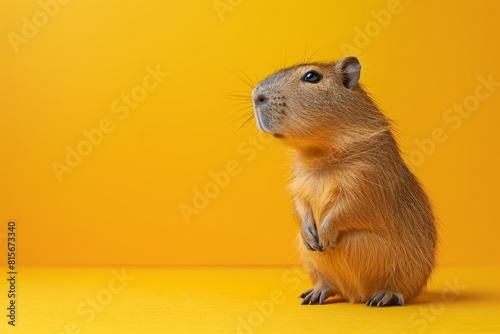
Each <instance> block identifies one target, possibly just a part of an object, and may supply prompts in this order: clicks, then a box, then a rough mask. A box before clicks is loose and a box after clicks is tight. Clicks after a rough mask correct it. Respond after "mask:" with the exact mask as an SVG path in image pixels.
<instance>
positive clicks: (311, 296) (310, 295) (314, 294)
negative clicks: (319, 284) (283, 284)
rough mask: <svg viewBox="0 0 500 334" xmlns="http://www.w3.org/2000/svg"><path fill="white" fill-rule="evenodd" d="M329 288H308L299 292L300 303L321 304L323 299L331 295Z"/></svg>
mask: <svg viewBox="0 0 500 334" xmlns="http://www.w3.org/2000/svg"><path fill="white" fill-rule="evenodd" d="M333 295H334V294H333V293H332V291H331V289H329V288H321V289H319V290H315V289H314V288H313V289H309V290H307V291H304V292H303V293H301V294H300V296H299V298H303V299H304V300H302V303H301V305H321V304H324V302H325V300H326V299H327V298H328V297H330V296H333Z"/></svg>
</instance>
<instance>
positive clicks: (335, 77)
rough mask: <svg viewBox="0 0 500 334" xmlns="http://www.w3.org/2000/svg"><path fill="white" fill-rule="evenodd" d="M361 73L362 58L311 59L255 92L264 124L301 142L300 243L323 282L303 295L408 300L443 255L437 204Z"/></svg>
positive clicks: (297, 169) (315, 299) (377, 302)
mask: <svg viewBox="0 0 500 334" xmlns="http://www.w3.org/2000/svg"><path fill="white" fill-rule="evenodd" d="M311 70H314V71H316V72H317V73H320V74H321V75H322V79H321V80H320V81H319V82H318V83H309V82H304V81H303V80H301V78H303V76H304V74H305V73H307V72H308V71H311ZM359 72H360V65H359V62H358V60H357V59H356V58H354V57H347V58H344V59H343V60H341V61H339V62H333V63H313V64H303V65H298V66H294V67H291V68H287V69H284V70H281V71H279V72H277V73H275V74H274V75H272V76H270V77H268V78H267V79H265V80H263V81H262V82H261V83H259V84H258V85H257V86H256V87H255V88H254V90H253V92H252V96H253V100H254V110H255V115H256V118H257V123H258V125H259V127H260V128H261V129H262V130H263V131H265V132H268V133H272V134H274V135H275V136H276V137H277V138H281V139H282V140H283V141H284V142H285V143H286V144H287V145H289V146H291V147H292V148H293V151H294V155H295V161H294V167H293V173H292V181H291V184H290V188H291V192H292V196H293V200H294V203H295V210H296V213H297V216H298V218H299V220H300V225H301V232H300V236H299V240H300V242H299V252H300V254H301V258H302V261H303V263H304V266H305V268H306V270H307V271H308V272H309V273H310V276H311V279H312V281H313V284H314V287H313V289H312V290H308V291H306V292H305V293H304V294H302V295H301V297H302V298H304V302H305V303H307V304H316V303H319V304H321V303H323V301H324V300H325V299H326V298H328V297H329V296H333V295H338V296H340V297H342V298H344V299H345V300H347V301H349V302H367V301H368V302H367V305H371V306H384V305H394V304H398V305H402V304H403V303H404V302H408V301H410V300H411V299H412V298H414V297H415V296H417V295H418V293H419V292H420V291H421V290H422V288H423V287H424V286H425V284H426V282H427V280H428V278H429V275H430V274H431V271H432V269H433V267H434V263H435V254H436V239H437V233H436V228H435V221H434V216H433V212H432V209H431V205H430V204H429V201H428V199H427V196H426V194H425V193H424V191H423V190H422V187H421V186H420V184H419V182H418V180H417V179H416V177H415V176H414V175H413V174H412V172H411V171H410V170H409V169H408V167H407V165H406V164H405V162H404V161H403V159H402V158H401V156H400V152H399V148H398V146H397V143H396V141H395V139H394V137H393V135H392V132H391V127H390V122H389V121H388V119H387V118H386V117H385V116H384V115H383V114H382V113H381V112H380V111H379V109H378V108H377V106H376V104H375V103H374V102H373V101H372V99H371V98H370V97H369V96H368V94H367V93H366V92H365V91H364V89H363V88H362V87H361V86H360V85H359V83H358V82H357V80H358V78H359ZM315 235H317V237H316V236H315ZM306 243H307V245H306ZM310 249H314V250H310ZM377 294H378V297H377ZM371 297H373V298H371Z"/></svg>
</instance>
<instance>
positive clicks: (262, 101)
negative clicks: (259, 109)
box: [255, 94, 267, 105]
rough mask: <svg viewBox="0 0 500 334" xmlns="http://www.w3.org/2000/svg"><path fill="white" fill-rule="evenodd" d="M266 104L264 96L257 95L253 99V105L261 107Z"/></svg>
mask: <svg viewBox="0 0 500 334" xmlns="http://www.w3.org/2000/svg"><path fill="white" fill-rule="evenodd" d="M266 102H267V97H266V96H265V95H264V94H259V95H257V98H256V99H255V104H258V105H263V104H266Z"/></svg>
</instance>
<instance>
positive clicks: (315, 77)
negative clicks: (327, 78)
mask: <svg viewBox="0 0 500 334" xmlns="http://www.w3.org/2000/svg"><path fill="white" fill-rule="evenodd" d="M322 77H323V76H322V75H321V74H319V73H318V72H316V71H309V72H307V73H306V74H304V76H303V77H302V81H305V82H309V83H318V82H319V81H320V80H321V78H322Z"/></svg>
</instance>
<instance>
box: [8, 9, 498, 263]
mask: <svg viewBox="0 0 500 334" xmlns="http://www.w3.org/2000/svg"><path fill="white" fill-rule="evenodd" d="M41 3H51V1H49V0H47V1H41V2H37V1H15V0H8V1H7V0H5V1H2V2H1V3H0V36H2V38H1V39H0V50H1V51H0V60H1V61H0V75H1V79H0V108H1V109H0V142H1V145H0V237H2V238H5V233H6V232H7V222H8V221H9V220H15V221H16V222H17V226H18V239H19V243H18V258H19V264H20V265H28V264H30V265H85V264H92V265H106V264H115V265H118V264H120V265H235V264H236V265H282V264H284V265H286V264H291V263H296V256H295V253H294V241H295V234H296V226H295V222H294V220H293V216H292V210H291V203H290V199H289V198H288V195H287V191H286V179H287V176H288V171H289V163H290V158H289V155H288V153H287V152H288V150H287V148H286V147H284V146H283V145H282V144H281V143H279V142H278V141H277V140H275V139H274V138H268V137H266V136H258V135H257V134H258V131H257V130H256V127H255V124H254V121H253V120H252V121H251V122H250V123H249V124H248V125H246V126H243V127H242V128H241V129H238V128H239V126H240V125H241V124H242V123H243V122H244V118H243V119H240V117H244V116H245V115H246V113H247V112H248V111H249V109H244V110H243V111H238V110H239V109H240V108H242V107H245V106H248V103H247V104H243V105H238V103H240V102H242V101H240V100H234V99H232V97H235V95H245V94H246V95H247V96H248V95H249V93H250V88H249V86H248V85H247V84H246V83H245V82H244V81H251V82H256V81H257V80H259V79H262V78H264V77H265V76H266V75H268V74H270V73H272V72H273V71H275V70H276V69H277V68H279V67H282V66H283V65H291V64H294V63H297V62H301V61H303V60H304V59H307V58H309V57H310V56H312V55H314V60H318V61H321V60H332V59H338V58H341V57H343V56H345V55H347V54H346V52H345V47H346V45H350V46H352V47H355V48H356V49H357V50H354V51H356V53H355V54H356V55H357V56H358V57H359V58H360V60H361V63H362V66H363V69H362V74H361V82H362V83H363V84H364V85H365V87H367V89H368V90H369V91H370V92H371V93H372V95H373V96H374V97H375V98H376V99H377V101H379V102H380V105H381V107H382V109H383V110H384V112H385V113H386V114H387V115H388V116H389V117H391V118H392V119H394V120H395V122H396V125H397V129H398V130H399V131H398V132H399V139H400V144H401V147H402V149H403V151H404V152H405V153H406V154H407V158H408V161H416V160H415V159H416V158H415V157H416V156H417V155H418V154H419V153H416V151H417V150H420V151H422V149H420V148H419V146H418V145H417V143H416V141H424V142H426V143H429V138H432V133H433V131H435V129H436V128H439V129H442V130H441V131H440V132H441V134H440V135H439V136H438V137H439V139H438V140H439V141H440V142H435V144H434V145H435V147H434V148H429V147H430V146H427V148H428V154H426V155H425V159H424V161H422V163H413V170H414V171H415V173H416V174H417V176H418V177H419V178H420V179H421V181H422V183H423V184H424V185H425V188H426V189H427V191H428V193H429V195H430V197H431V199H432V200H433V202H434V204H435V206H436V212H437V214H438V216H439V219H440V222H441V228H440V233H441V247H440V248H441V250H440V263H442V264H499V263H500V253H499V252H498V233H499V227H498V207H497V206H498V205H497V202H498V199H499V186H500V177H499V173H498V171H499V170H500V160H499V159H498V153H499V150H498V145H499V143H500V131H499V130H498V127H499V124H500V116H499V110H498V107H499V105H500V91H499V90H500V89H499V88H500V87H498V86H496V87H493V88H492V91H491V92H490V94H489V96H488V97H487V98H485V99H483V100H481V101H480V103H479V105H478V106H477V108H473V109H474V110H473V111H472V112H471V113H470V117H468V118H463V119H462V118H461V120H462V122H461V123H460V125H459V126H458V123H455V122H458V121H459V120H457V119H456V118H455V119H454V122H450V121H446V119H444V118H443V117H444V115H446V114H447V110H448V109H449V108H453V106H454V105H455V104H462V103H464V101H473V99H472V100H471V98H470V97H471V96H474V94H475V93H476V88H477V87H478V85H480V84H481V81H480V79H479V78H481V77H482V78H488V77H489V76H491V77H492V80H493V81H494V82H500V67H499V65H498V59H500V47H499V45H498V36H499V32H500V31H499V30H500V28H499V25H498V12H499V6H498V3H497V2H496V1H493V0H492V1H484V0H482V1H474V2H472V1H457V2H455V1H453V2H452V1H446V2H441V1H424V0H418V1H407V0H401V1H400V4H399V6H396V8H397V13H393V14H391V15H390V18H388V17H387V16H385V17H384V16H383V15H382V14H380V13H381V11H383V12H382V13H390V12H389V10H390V9H391V10H392V9H394V8H393V7H394V6H393V1H388V0H384V1H370V2H367V1H321V2H320V1H314V2H311V1H299V2H297V1H295V2H289V1H256V0H254V1H236V0H234V1H227V0H222V1H221V3H225V4H226V7H225V9H226V11H225V12H223V13H218V12H217V10H216V9H215V8H214V1H211V0H210V1H142V2H139V1H77V0H75V1H70V2H69V3H67V4H60V5H58V7H59V8H58V9H57V8H55V7H52V11H53V12H52V14H53V17H49V16H48V15H46V17H48V19H47V20H46V21H43V14H40V11H41V10H43V9H42V7H41ZM52 3H53V2H52ZM229 3H231V4H229ZM374 13H378V15H374ZM380 15H382V16H380ZM34 16H35V17H34ZM376 17H378V18H379V21H377V19H376ZM381 17H382V19H381ZM23 18H25V19H23ZM34 20H38V21H36V22H38V23H39V25H40V27H39V28H37V29H38V31H37V32H36V33H35V32H33V31H31V33H32V35H33V36H31V37H29V38H26V39H25V40H24V42H23V43H22V44H19V45H17V47H16V46H14V47H13V44H12V42H11V40H12V36H13V34H15V35H17V36H22V34H23V26H24V25H25V24H26V21H29V22H31V23H33V22H34ZM40 20H41V21H40ZM24 30H25V32H26V28H24ZM360 31H362V33H360ZM361 34H365V35H366V36H367V37H366V36H365V38H364V39H363V37H360V36H361ZM9 36H10V37H9ZM341 46H342V47H341ZM16 49H17V51H18V52H16ZM157 67H158V68H160V69H161V71H163V72H166V73H168V75H167V76H165V77H164V78H163V81H162V82H161V83H160V84H158V87H157V88H155V89H152V90H151V91H148V92H147V97H145V98H144V100H143V101H140V102H139V103H138V105H137V107H136V108H135V109H132V108H130V113H129V114H128V115H127V116H126V117H122V118H120V116H123V114H122V113H115V112H113V108H112V104H113V102H114V101H116V100H117V99H120V98H121V96H122V94H130V93H131V92H132V91H133V90H134V89H136V91H139V90H138V89H140V88H137V87H138V86H141V85H143V79H144V78H145V76H146V75H148V70H147V69H148V68H149V69H156V68H157ZM238 77H240V78H243V79H244V80H240V78H238ZM247 77H248V78H247ZM152 82H153V81H149V83H152ZM481 89H482V90H481V92H483V93H484V92H488V90H487V89H486V90H485V87H482V88H481ZM467 99H468V100H467ZM248 101H249V100H247V102H248ZM122 106H123V105H122ZM115 110H116V109H115ZM448 116H449V114H448ZM455 117H456V115H455ZM106 119H109V120H110V122H111V123H112V126H113V129H112V130H111V131H109V133H106V134H103V139H102V142H101V143H99V144H98V145H94V146H93V147H92V152H91V153H90V154H88V155H87V156H85V157H83V158H82V162H81V163H80V164H79V165H78V166H76V167H75V168H74V169H73V170H72V172H71V173H64V174H63V175H62V182H59V180H58V177H57V176H56V173H55V172H54V169H53V164H54V162H58V163H61V164H64V163H65V159H66V154H67V147H68V146H69V147H71V148H72V149H76V147H77V146H78V145H79V144H81V142H82V141H85V140H86V137H85V136H84V134H83V133H82V131H84V130H87V131H91V130H92V129H96V128H98V127H99V124H100V123H101V122H102V121H103V120H106ZM453 125H457V126H456V129H455V128H453V127H452V126H453ZM438 132H439V130H438ZM81 145H83V144H81ZM429 145H430V144H429ZM431 146H432V145H431ZM411 154H414V155H411ZM412 156H413V160H412V158H411V157H412ZM228 168H229V169H230V170H231V172H232V174H233V175H229V179H228V180H226V181H224V182H225V183H224V184H222V186H217V187H215V188H214V187H213V185H214V183H213V180H212V176H211V175H213V173H216V174H217V173H219V175H220V172H221V171H224V170H226V169H228ZM204 189H205V190H207V189H208V190H207V191H209V193H210V191H212V192H211V193H210V196H211V197H213V198H208V199H207V200H206V201H205V202H204V203H203V201H201V204H200V203H198V205H199V207H201V209H199V210H198V211H197V212H196V213H194V214H192V215H190V216H189V219H188V220H187V219H185V218H184V217H183V215H182V214H181V208H185V207H186V206H191V207H192V206H193V200H194V199H196V195H195V194H196V193H197V191H198V190H199V191H202V192H203V191H205V190H204ZM2 226H4V227H2ZM2 230H3V231H2Z"/></svg>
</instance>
